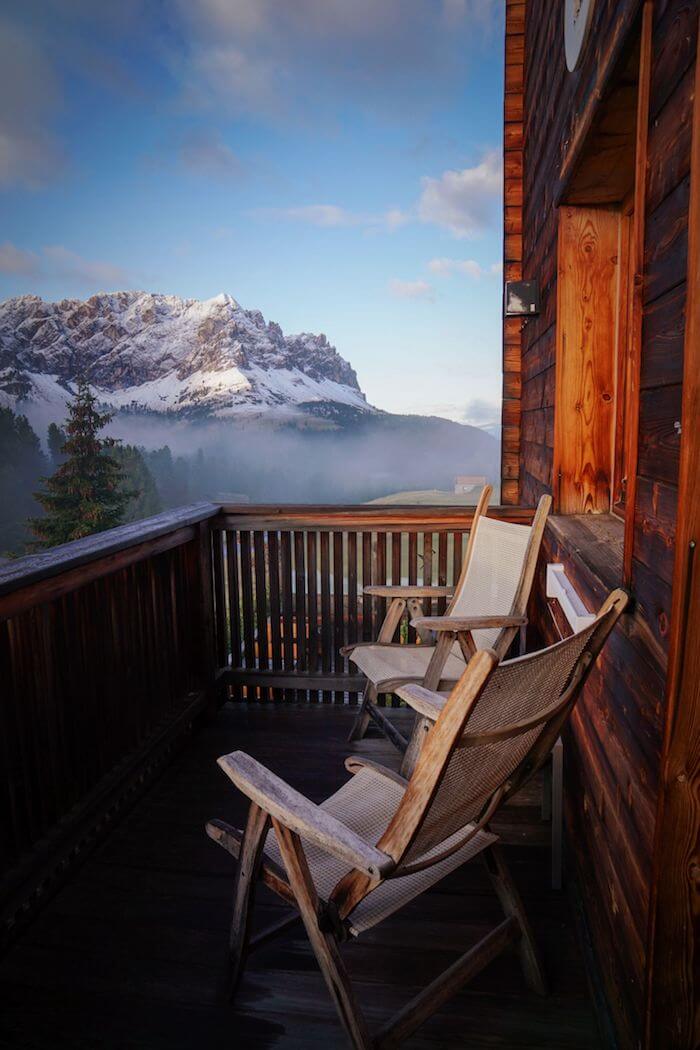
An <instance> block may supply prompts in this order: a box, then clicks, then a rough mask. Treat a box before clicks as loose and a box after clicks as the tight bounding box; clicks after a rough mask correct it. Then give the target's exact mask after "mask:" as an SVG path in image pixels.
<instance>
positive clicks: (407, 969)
mask: <svg viewBox="0 0 700 1050" xmlns="http://www.w3.org/2000/svg"><path fill="white" fill-rule="evenodd" d="M396 714H400V713H399V712H396ZM353 715H354V710H353V709H350V708H344V707H342V706H336V705H313V706H305V707H303V708H299V707H295V706H293V705H289V706H287V705H285V706H282V705H275V706H274V707H273V706H272V705H269V706H266V705H244V704H239V705H231V704H228V705H225V706H224V707H223V708H221V709H220V710H219V711H218V713H217V714H216V716H215V717H214V718H213V719H212V721H211V722H209V723H208V725H206V726H205V727H204V728H203V729H202V730H201V731H200V732H198V733H197V735H196V736H195V737H194V738H193V740H192V741H191V743H190V744H189V746H188V747H187V749H186V751H184V752H183V753H182V754H181V755H180V757H179V758H178V759H177V760H176V761H174V762H173V763H172V765H171V766H170V767H169V768H168V769H167V771H166V772H165V774H164V775H163V776H162V778H161V779H160V780H159V781H158V782H157V783H156V784H155V786H154V787H152V789H151V790H150V791H149V792H148V794H147V795H145V796H144V797H143V798H142V799H141V801H140V802H139V803H138V804H137V805H136V807H135V808H134V809H133V810H132V811H131V813H130V814H129V815H128V816H127V817H126V818H125V819H124V820H123V822H122V823H121V824H120V825H119V826H118V827H117V828H116V829H115V830H114V832H113V833H112V834H111V835H110V836H109V838H108V839H107V840H106V841H105V842H104V843H103V845H102V846H101V847H100V848H99V850H97V851H96V852H95V853H94V854H93V855H92V856H91V857H90V858H89V859H88V860H87V862H86V863H85V864H84V865H83V867H82V868H80V869H79V870H78V871H77V872H76V873H75V875H74V877H73V878H72V879H71V881H70V882H69V883H68V884H67V885H66V886H64V888H63V889H62V890H61V891H60V892H59V893H58V894H57V895H56V897H55V898H54V899H53V900H52V901H51V902H50V904H49V905H48V906H47V907H46V908H45V909H44V911H43V912H42V913H41V914H40V915H39V916H38V918H37V919H36V921H35V922H34V923H33V924H32V925H31V926H30V927H29V929H28V930H27V932H26V933H25V935H24V936H23V938H22V939H21V940H20V941H19V942H18V943H17V944H16V945H15V946H14V948H13V949H12V950H11V951H10V952H9V953H8V954H7V955H6V957H5V958H4V959H3V960H2V963H0V984H1V985H2V987H3V992H2V995H3V998H4V999H5V1003H4V1005H3V1006H2V1008H1V1009H0V1018H1V1019H0V1045H2V1046H3V1047H6V1048H10V1047H11V1048H13V1050H14V1048H19V1047H23V1048H30V1047H31V1048H44V1047H46V1048H49V1047H51V1048H52V1050H54V1048H59V1047H70V1048H71V1050H88V1048H90V1050H92V1048H96V1047H99V1048H101V1050H117V1048H119V1050H122V1048H130V1050H131V1048H134V1050H136V1048H138V1050H151V1048H153V1050H156V1048H157V1050H161V1048H163V1050H165V1048H166V1047H167V1048H168V1050H180V1048H182V1050H184V1048H191V1047H195V1046H197V1047H206V1048H208V1050H218V1048H222V1050H223V1048H226V1050H229V1048H231V1047H256V1048H258V1047H259V1048H266V1047H275V1048H278V1047H279V1048H280V1050H281V1048H292V1047H294V1048H302V1047H304V1048H305V1047H311V1046H316V1045H319V1046H320V1045H324V1046H325V1047H326V1048H331V1047H336V1046H338V1047H340V1046H343V1045H344V1036H343V1033H342V1031H341V1029H340V1027H339V1025H338V1023H337V1020H336V1016H335V1012H334V1009H333V1006H332V1004H331V1001H330V999H329V997H328V995H327V992H326V989H325V986H324V985H323V982H322V979H321V976H320V973H319V972H318V970H317V968H316V965H315V961H314V958H313V955H312V953H311V950H310V948H309V947H308V945H307V943H306V940H305V937H304V935H303V933H302V932H301V931H300V930H297V929H294V930H293V931H289V932H288V933H287V934H284V935H282V937H281V938H280V939H279V941H277V942H276V943H273V944H272V945H269V946H266V947H265V948H263V949H261V950H260V951H259V952H258V953H256V954H255V955H253V956H252V957H251V959H250V962H249V965H248V969H247V971H246V975H245V977H244V980H243V982H242V984H241V987H240V991H239V995H238V999H237V1001H236V1005H235V1007H232V1006H230V1005H229V1004H228V1003H227V1001H226V998H225V992H224V983H225V976H226V944H227V935H228V922H229V918H230V903H231V890H232V881H233V878H232V877H233V868H234V862H233V861H232V860H231V858H230V857H228V856H227V855H226V854H225V853H224V852H223V851H222V850H221V849H218V848H217V847H216V846H215V845H214V844H213V843H212V842H211V841H210V840H209V839H208V838H207V837H206V835H205V833H204V823H205V821H206V819H207V818H209V817H212V816H218V817H222V818H224V819H225V820H228V821H229V822H231V823H233V824H235V825H237V826H242V822H243V820H244V814H245V802H244V800H243V798H242V797H241V796H240V795H239V794H238V793H237V792H236V791H235V789H234V788H233V786H232V785H231V784H230V783H229V781H227V780H226V778H225V777H224V775H223V774H222V773H221V772H220V770H219V769H218V768H217V766H216V765H215V761H214V759H215V758H216V757H217V756H218V755H220V754H222V753H224V752H227V751H232V750H234V749H236V748H240V749H243V750H246V751H249V752H251V753H252V754H254V755H255V756H256V757H257V758H259V759H260V760H261V761H263V762H265V763H266V764H268V765H270V766H271V767H272V768H273V769H274V770H275V771H277V772H278V773H280V775H282V776H283V777H285V778H286V779H288V780H289V781H290V782H291V783H292V784H293V785H294V786H295V787H297V788H298V789H300V790H301V791H303V792H304V793H306V794H308V795H309V796H310V797H311V798H313V799H315V800H320V799H322V798H323V797H325V796H326V795H328V794H329V793H330V792H332V791H333V790H335V789H336V788H337V787H338V786H339V785H340V783H342V782H343V780H344V779H345V778H346V776H347V774H346V773H345V770H344V769H343V764H342V762H343V758H344V757H345V755H346V754H348V753H349V751H350V750H351V748H350V746H349V745H347V744H346V742H345V737H346V734H347V732H348V729H349V724H350V720H351V719H352V717H353ZM352 750H354V751H357V752H364V753H370V754H371V755H372V757H375V758H377V759H378V760H380V761H383V762H385V764H389V763H390V761H394V762H395V757H394V756H395V752H393V749H392V748H391V747H390V746H389V745H388V744H386V743H385V742H384V741H383V740H379V739H367V740H365V741H362V742H361V743H359V744H356V745H353V746H352ZM518 801H519V802H520V804H519V805H512V806H510V807H509V808H508V809H507V810H506V811H504V816H503V819H502V820H501V822H500V824H499V826H498V828H499V829H500V830H502V833H503V840H504V842H505V843H506V844H507V848H508V859H509V862H510V864H511V867H512V870H513V874H514V876H515V878H516V881H517V883H518V886H519V888H520V890H521V892H522V894H523V897H524V900H525V904H526V907H527V909H528V912H529V915H530V918H531V920H532V922H533V925H534V928H535V933H536V935H537V937H538V939H539V942H540V945H541V947H542V950H543V953H544V956H545V962H546V966H547V971H548V976H549V979H550V983H551V992H550V995H549V997H548V998H546V999H540V998H538V997H537V996H535V995H533V994H532V993H530V992H529V991H528V990H527V988H526V987H525V985H524V982H523V979H522V975H521V971H520V968H519V966H518V963H517V959H516V957H515V955H514V954H505V955H503V956H501V957H500V958H499V959H497V960H496V961H495V962H493V963H492V964H491V965H490V966H489V967H488V968H487V969H486V970H485V971H484V972H483V973H482V974H481V975H480V976H479V977H477V979H476V980H475V981H474V982H473V983H472V984H471V985H469V986H468V987H467V989H465V990H464V991H462V992H461V993H460V994H459V995H457V996H456V997H455V998H454V999H453V1000H452V1001H451V1002H450V1003H449V1004H448V1005H447V1006H446V1007H444V1008H443V1009H442V1010H441V1011H440V1012H439V1013H438V1014H436V1015H435V1016H434V1017H433V1018H432V1019H431V1020H430V1021H428V1022H427V1024H426V1025H425V1026H424V1027H423V1028H422V1029H421V1030H420V1031H419V1032H417V1033H416V1034H415V1035H414V1036H413V1037H412V1038H411V1039H410V1040H409V1041H408V1043H407V1044H406V1045H407V1046H409V1047H415V1048H418V1047H463V1046H465V1045H469V1046H470V1047H473V1048H475V1050H478V1048H484V1050H485V1048H487V1047H490V1048H493V1047H494V1046H499V1047H514V1048H525V1047H531V1048H534V1047H537V1048H539V1050H545V1048H557V1050H570V1048H571V1050H573V1048H580V1050H583V1048H585V1050H590V1048H595V1047H597V1046H599V1045H600V1041H599V1036H598V1033H597V1027H596V1023H595V1018H594V1013H593V1007H592V1003H591V1000H590V996H589V992H588V988H587V983H586V976H585V971H584V964H583V960H582V957H581V954H580V952H579V949H578V946H577V942H576V936H575V932H574V924H573V919H572V915H571V913H570V910H569V906H568V903H567V898H566V896H565V895H564V894H562V893H555V892H553V891H551V890H550V889H549V851H548V849H547V848H546V845H547V841H548V836H547V830H548V829H547V827H546V826H545V825H543V824H542V823H541V822H540V815H539V808H538V804H537V803H538V799H537V795H536V791H535V792H533V794H532V795H531V796H525V797H522V798H521V799H519V800H518ZM282 907H283V906H282V904H281V902H278V900H277V898H273V896H272V895H271V894H270V893H269V892H268V891H267V890H265V889H264V888H262V889H261V890H260V893H259V897H258V908H257V916H258V918H259V920H260V922H261V924H265V923H267V922H269V921H271V920H272V919H273V918H275V916H276V915H279V914H281V908H282ZM500 917H501V913H500V911H499V906H498V903H497V901H496V899H495V897H494V896H493V892H492V890H491V888H490V885H489V884H488V882H487V879H486V875H485V873H484V872H483V871H482V868H481V867H480V865H479V864H478V863H474V864H472V865H471V866H469V865H468V866H467V867H466V868H464V869H462V870H461V871H458V872H456V873H455V874H454V875H452V876H450V877H449V878H448V879H446V880H444V881H443V882H442V883H441V884H439V885H438V886H437V887H435V888H434V889H433V890H431V891H430V892H429V893H428V894H427V895H425V896H424V897H422V898H420V900H419V901H418V902H413V904H411V905H409V907H407V908H406V909H404V910H403V911H402V912H401V913H399V914H398V915H397V916H396V917H395V918H393V919H391V920H389V921H387V922H386V923H383V924H382V925H381V926H380V927H378V929H376V930H372V931H370V932H369V933H367V934H365V935H364V936H363V937H362V938H361V939H360V940H359V941H357V942H353V943H351V944H349V945H347V946H346V947H345V948H344V949H343V951H344V955H345V958H346V959H347V962H348V966H349V968H350V972H351V975H352V977H353V979H354V981H355V982H356V987H357V990H358V995H359V998H360V1002H361V1003H362V1006H363V1008H364V1010H365V1012H366V1015H367V1017H368V1020H369V1022H370V1024H371V1025H372V1027H374V1026H375V1025H376V1024H377V1023H378V1022H380V1021H381V1020H383V1019H384V1018H386V1017H387V1016H388V1015H389V1014H390V1013H391V1012H393V1011H394V1010H396V1009H397V1008H398V1007H399V1006H400V1005H401V1004H402V1003H403V1002H404V1001H405V1000H407V999H408V998H410V997H411V995H413V994H414V993H415V992H416V991H417V990H418V989H419V988H420V987H423V986H424V985H425V984H427V983H428V982H429V981H430V980H431V979H432V977H434V976H435V975H436V974H437V973H438V972H439V971H440V970H442V969H444V967H445V966H447V965H448V964H449V963H450V962H451V961H452V959H454V958H455V957H456V956H457V955H458V954H460V953H461V952H463V951H464V950H465V949H466V948H467V947H468V946H469V944H470V943H471V942H473V941H476V940H478V938H479V937H480V936H483V934H484V933H485V932H486V930H487V929H488V928H489V927H490V926H493V924H494V923H495V922H497V921H498V920H499V919H500Z"/></svg>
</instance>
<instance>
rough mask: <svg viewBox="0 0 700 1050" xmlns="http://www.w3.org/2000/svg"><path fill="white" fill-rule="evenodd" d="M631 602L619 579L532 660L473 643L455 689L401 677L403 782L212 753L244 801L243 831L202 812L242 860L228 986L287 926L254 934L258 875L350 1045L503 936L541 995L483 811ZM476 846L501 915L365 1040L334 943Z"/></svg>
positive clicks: (398, 1038)
mask: <svg viewBox="0 0 700 1050" xmlns="http://www.w3.org/2000/svg"><path fill="white" fill-rule="evenodd" d="M626 603H627V596H626V594H625V593H624V591H614V592H613V593H612V594H611V595H610V596H609V597H608V599H607V600H606V602H605V603H604V605H603V607H602V608H601V611H600V613H599V615H598V617H597V619H596V620H595V622H594V623H593V624H591V625H589V626H588V627H586V628H585V629H584V630H583V631H580V632H579V633H578V634H575V635H573V636H572V637H570V638H567V639H565V640H564V641H562V642H559V643H558V644H557V645H553V646H551V647H550V648H549V649H545V650H542V651H541V652H538V653H534V654H532V655H530V656H525V657H520V658H518V659H515V660H511V661H505V662H503V663H501V664H500V665H499V664H498V661H497V657H496V654H495V653H494V652H493V651H492V650H489V649H485V650H481V651H479V652H478V653H476V654H475V655H474V656H473V657H472V659H471V660H470V661H469V664H468V666H467V668H466V670H465V671H464V673H463V674H462V676H461V678H460V679H459V681H458V683H457V684H456V686H455V687H454V689H453V690H452V692H451V693H450V695H449V697H447V698H445V697H441V696H440V695H439V694H436V693H433V692H431V691H430V690H428V689H425V688H424V687H422V686H417V685H408V686H405V687H403V688H401V689H400V695H401V696H402V697H403V699H404V700H406V702H407V703H409V704H410V705H411V706H412V707H413V708H415V710H416V711H417V712H418V713H420V714H421V715H422V716H423V717H424V718H425V719H426V722H427V723H428V724H429V729H428V731H427V733H426V734H425V740H424V742H423V746H422V747H421V749H420V751H419V753H418V757H417V760H416V764H415V768H414V770H413V773H412V774H411V777H410V779H408V780H405V779H403V778H402V777H401V776H399V774H397V773H394V772H391V771H390V770H388V769H385V768H384V767H382V766H379V765H377V764H375V763H372V762H370V761H367V760H366V759H362V758H357V757H353V758H350V759H348V760H347V761H346V767H347V769H348V770H349V771H350V772H351V773H352V774H354V775H353V776H352V777H351V778H350V780H348V781H347V783H345V784H344V785H343V786H342V787H341V788H340V790H339V791H336V792H335V794H334V795H331V796H330V798H328V799H326V801H325V802H323V803H322V804H321V805H315V804H314V803H312V802H310V801H309V800H308V799H307V798H305V797H304V796H303V795H301V794H300V793H299V792H297V791H295V790H294V789H293V788H292V787H290V786H289V785H288V784H286V783H285V782H284V781H283V780H281V779H280V778H279V777H277V776H275V774H274V773H271V772H270V771H269V770H268V769H266V768H265V767H264V766H262V765H260V763H258V762H256V761H255V759H253V758H251V757H250V756H248V755H246V754H244V753H243V752H240V751H234V752H233V753H232V754H230V755H224V756H223V757H222V758H220V759H219V765H220V766H221V768H222V769H223V770H224V772H225V773H226V774H227V775H228V776H229V777H230V778H231V780H232V781H233V783H234V784H235V785H236V786H237V787H238V788H239V789H240V790H241V791H242V792H243V793H244V794H245V795H247V797H248V798H249V799H250V808H249V811H248V820H247V824H246V829H245V832H244V833H243V832H240V831H237V830H236V829H235V828H232V827H231V826H229V825H227V824H225V823H224V822H222V821H218V820H215V821H210V823H208V824H207V832H208V834H209V835H210V836H211V837H212V838H213V839H214V840H215V841H216V842H218V843H220V844H221V845H222V846H224V847H225V848H226V849H227V850H228V851H229V852H230V853H232V854H233V856H234V857H237V858H238V869H237V874H236V883H235V894H234V907H233V923H232V926H231V941H230V948H231V962H232V988H233V989H234V990H235V987H236V984H237V982H238V980H239V977H240V975H241V971H242V968H243V964H244V961H245V958H246V954H247V952H248V951H249V950H250V949H251V948H253V947H255V946H256V945H258V944H261V943H264V942H265V941H267V940H269V939H270V937H271V936H274V935H275V934H277V933H279V932H280V931H281V929H283V928H284V927H285V926H287V925H289V923H290V920H289V919H286V920H285V921H284V922H283V923H282V924H277V926H275V927H272V928H270V929H269V930H267V931H264V932H263V933H262V934H260V935H259V936H258V937H257V938H255V940H253V941H251V939H250V918H251V910H252V903H253V891H254V887H255V884H256V881H257V880H258V879H262V881H263V882H264V883H265V884H266V885H267V886H269V887H270V888H271V889H272V890H274V891H275V893H277V894H279V896H280V897H282V898H283V899H284V900H286V901H287V902H288V903H289V904H292V905H293V906H294V907H295V909H297V912H296V914H295V915H294V916H293V918H292V920H291V921H293V919H294V918H297V917H299V916H300V917H301V919H302V920H303V923H304V926H305V927H306V932H307V935H308V938H309V941H310V942H311V945H312V947H313V950H314V953H315V955H316V959H317V960H318V964H319V966H320V968H321V972H322V974H323V977H324V979H325V981H326V984H327V986H328V990H329V992H330V994H331V996H332V998H333V1001H334V1002H335V1005H336V1008H337V1011H338V1014H339V1017H340V1020H341V1022H342V1024H343V1026H344V1028H345V1030H346V1033H347V1035H348V1037H349V1039H350V1042H351V1043H352V1045H353V1046H354V1047H360V1048H369V1047H375V1048H387V1047H395V1046H398V1045H399V1044H400V1043H401V1042H402V1041H403V1040H404V1039H405V1038H407V1037H408V1036H409V1035H410V1034H411V1032H413V1031H414V1030H415V1029H416V1028H417V1027H418V1026H419V1025H420V1024H422V1023H423V1022H424V1021H425V1020H426V1019H427V1018H428V1017H429V1016H430V1015H431V1014H433V1013H434V1012H435V1011H436V1010H437V1009H438V1008H439V1007H440V1005H441V1004H442V1003H444V1002H446V1001H447V1000H448V999H449V998H450V997H451V996H452V995H453V994H454V993H455V992H456V991H457V990H458V989H459V988H460V987H461V986H462V985H463V984H465V983H466V982H467V981H468V980H470V979H471V978H472V977H473V976H474V975H475V974H476V973H478V972H479V971H480V970H481V969H482V968H483V967H484V966H486V965H487V963H489V962H490V961H491V960H492V959H494V958H495V957H496V956H497V955H498V954H499V953H500V952H502V951H503V950H504V949H505V948H507V947H509V946H511V945H514V946H517V948H518V951H519V955H520V961H521V964H522V968H523V972H524V976H525V979H526V981H527V982H528V984H529V985H530V987H531V988H532V989H533V990H534V991H536V992H539V993H542V994H544V993H545V991H546V987H545V979H544V975H543V971H542V966H541V963H540V959H539V956H538V952H537V947H536V945H535V942H534V939H533V936H532V931H531V929H530V926H529V923H528V920H527V917H526V915H525V912H524V910H523V905H522V902H521V900H520V897H519V895H518V892H517V889H516V887H515V885H514V883H513V881H512V879H511V877H510V874H509V872H508V868H507V866H506V863H505V860H504V857H503V854H502V853H501V852H500V850H499V847H498V846H497V835H495V834H494V833H493V832H492V831H491V830H490V828H489V821H490V820H491V819H492V817H493V816H494V814H495V812H496V810H497V809H498V808H499V806H500V805H501V804H502V803H504V802H505V801H506V800H507V799H508V798H509V797H510V796H511V795H512V794H514V793H515V792H516V791H518V790H519V789H520V788H521V787H522V785H523V784H524V783H525V782H526V781H527V780H528V779H529V778H530V777H531V776H532V774H533V773H534V772H536V770H537V769H538V768H539V767H540V765H541V764H542V763H543V762H544V760H545V758H546V757H547V755H548V754H549V752H550V750H551V748H552V744H553V743H554V741H555V740H556V739H557V737H558V735H559V733H560V731H561V728H562V726H563V724H564V722H565V721H566V719H567V717H568V716H569V714H570V712H571V710H572V707H573V705H574V702H575V700H576V697H577V695H578V693H579V691H580V689H581V686H582V685H583V682H584V681H585V679H586V676H587V674H588V673H589V671H590V669H591V666H592V664H593V662H594V660H595V658H596V656H597V654H598V652H599V651H600V648H601V646H602V645H603V643H604V641H605V638H606V637H607V635H608V634H609V632H610V630H611V629H612V627H613V626H614V624H615V622H616V620H617V618H618V617H619V615H620V614H621V612H622V610H623V609H624V607H625V605H626ZM478 855H481V856H482V858H483V859H484V860H485V862H486V867H487V870H488V873H489V875H490V877H491V880H492V883H493V886H494V889H495V891H496V894H497V896H498V898H499V900H500V902H501V905H502V908H503V912H504V918H503V921H502V922H500V923H499V924H498V925H497V926H496V927H495V928H494V929H492V930H491V932H490V933H488V934H487V935H486V936H485V937H484V938H483V939H482V940H481V941H479V943H478V944H476V945H475V946H474V947H472V948H471V949H469V950H468V951H467V952H466V953H465V954H464V955H462V956H461V958H459V959H458V960H457V961H456V962H455V963H453V964H452V966H450V967H449V968H448V969H447V970H446V971H445V972H444V973H443V974H441V975H440V976H439V977H437V978H436V979H435V980H434V981H433V982H432V983H431V984H430V985H429V986H428V988H426V989H424V990H423V991H422V992H420V993H419V994H418V995H417V996H416V997H415V998H414V999H413V1000H411V1002H409V1003H408V1005H407V1006H405V1007H404V1008H403V1009H402V1010H400V1011H399V1013H398V1014H396V1015H395V1016H394V1017H392V1018H391V1019H390V1020H389V1021H388V1022H387V1023H386V1024H385V1025H384V1026H383V1027H382V1028H381V1029H380V1030H379V1032H377V1033H376V1034H375V1035H374V1036H370V1033H369V1030H368V1027H367V1024H366V1021H365V1019H364V1017H363V1015H362V1011H361V1008H360V1005H359V1003H358V1002H357V1000H356V998H355V995H354V992H353V988H352V985H351V983H350V980H349V977H348V974H347V972H346V969H345V967H344V965H343V962H342V959H341V955H340V951H339V945H340V943H342V942H343V941H344V940H347V939H348V938H350V937H357V936H360V935H361V934H362V933H363V932H364V931H365V930H368V929H370V928H371V927H373V926H375V925H376V924H377V923H380V922H382V921H383V920H385V919H387V918H388V917H389V916H390V915H392V914H393V913H394V912H396V911H398V910H399V909H400V908H402V907H403V906H404V905H405V904H407V903H408V902H409V901H411V900H413V899H414V898H416V897H417V896H419V895H420V894H421V893H423V892H424V891H425V890H427V889H428V888H429V887H430V886H432V885H433V884H434V883H436V882H437V881H438V880H440V879H442V878H443V877H444V876H445V875H447V874H448V873H449V872H451V871H453V870H454V869H455V868H457V867H459V866H460V865H461V864H464V863H466V861H468V860H472V859H473V858H474V857H476V856H478Z"/></svg>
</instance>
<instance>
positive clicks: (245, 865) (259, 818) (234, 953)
mask: <svg viewBox="0 0 700 1050" xmlns="http://www.w3.org/2000/svg"><path fill="white" fill-rule="evenodd" d="M269 823H270V817H269V814H268V813H266V812H265V811H264V810H263V809H261V808H260V806H257V805H256V804H255V803H254V802H251V804H250V808H249V809H248V821H247V823H246V828H245V834H244V836H243V842H242V843H241V851H240V854H239V857H238V867H237V869H236V882H235V885H234V891H233V918H232V920H231V935H230V938H229V955H230V960H231V972H230V984H229V996H230V998H231V999H233V998H234V996H235V994H236V990H237V988H238V984H239V981H240V979H241V976H242V974H243V967H244V965H245V959H246V953H247V950H248V941H249V938H250V919H251V915H252V911H253V897H254V893H255V884H256V882H257V879H258V873H259V870H260V863H261V861H262V853H263V846H264V845H265V835H266V833H267V830H268V826H269Z"/></svg>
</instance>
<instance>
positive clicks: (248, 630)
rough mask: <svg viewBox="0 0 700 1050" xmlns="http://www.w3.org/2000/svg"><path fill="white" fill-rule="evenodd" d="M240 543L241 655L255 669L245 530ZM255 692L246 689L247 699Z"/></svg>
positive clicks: (249, 557)
mask: <svg viewBox="0 0 700 1050" xmlns="http://www.w3.org/2000/svg"><path fill="white" fill-rule="evenodd" d="M240 541H241V606H242V610H243V653H244V656H245V666H246V667H249V668H254V667H255V608H254V606H253V566H252V564H251V562H252V550H251V545H250V533H249V532H248V530H247V529H245V530H243V531H242V532H241V534H240ZM254 695H255V690H254V689H252V688H251V687H248V688H247V697H248V699H251V697H252V696H254Z"/></svg>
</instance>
